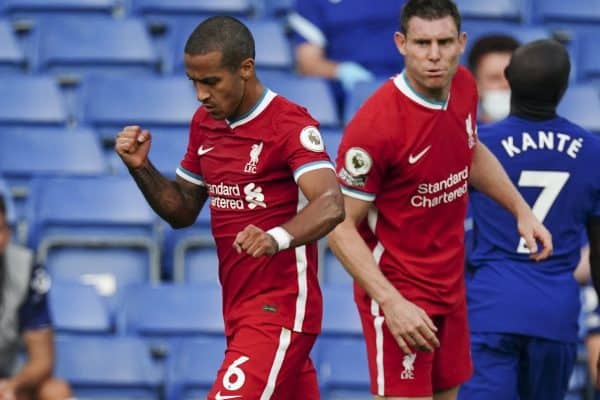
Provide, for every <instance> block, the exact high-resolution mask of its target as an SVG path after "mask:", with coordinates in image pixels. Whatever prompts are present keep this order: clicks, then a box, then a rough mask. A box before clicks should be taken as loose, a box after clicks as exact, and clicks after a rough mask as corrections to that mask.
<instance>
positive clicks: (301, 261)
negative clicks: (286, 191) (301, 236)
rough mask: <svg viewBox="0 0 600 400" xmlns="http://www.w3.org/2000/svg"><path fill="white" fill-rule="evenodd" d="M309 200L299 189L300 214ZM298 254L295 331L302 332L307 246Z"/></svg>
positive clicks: (298, 210)
mask: <svg viewBox="0 0 600 400" xmlns="http://www.w3.org/2000/svg"><path fill="white" fill-rule="evenodd" d="M306 204H308V200H307V199H306V197H305V196H304V193H302V190H300V188H298V207H297V212H300V210H302V209H303V208H304V207H305V206H306ZM294 252H295V254H296V272H297V274H298V297H297V298H296V316H295V318H294V331H295V332H302V325H303V324H304V316H305V315H306V301H307V299H308V277H307V274H306V270H307V268H308V259H307V258H308V257H307V255H306V245H303V246H298V247H296V248H295V249H294Z"/></svg>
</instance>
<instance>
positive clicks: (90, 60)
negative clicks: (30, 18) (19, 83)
mask: <svg viewBox="0 0 600 400" xmlns="http://www.w3.org/2000/svg"><path fill="white" fill-rule="evenodd" d="M34 34H35V35H36V36H37V42H38V48H39V50H38V54H39V55H38V59H37V60H36V65H35V69H36V70H37V71H41V72H44V73H51V74H53V75H56V76H57V77H59V78H60V79H61V80H64V79H65V78H69V79H71V80H74V81H75V82H77V81H79V80H81V79H82V77H83V76H85V75H86V74H110V75H111V76H113V75H114V74H127V75H134V74H135V75H136V77H137V76H140V75H153V74H157V72H158V61H159V58H158V55H157V54H156V53H155V52H154V48H153V47H152V42H151V40H150V36H149V34H148V33H147V32H146V28H145V27H144V24H143V22H142V21H141V20H136V19H113V18H108V17H106V18H62V19H54V18H53V19H47V20H44V21H42V22H40V24H39V26H38V27H36V28H35V29H34Z"/></svg>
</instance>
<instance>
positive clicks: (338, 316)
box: [322, 284, 362, 337]
mask: <svg viewBox="0 0 600 400" xmlns="http://www.w3.org/2000/svg"><path fill="white" fill-rule="evenodd" d="M322 334H323V336H331V337H347V336H356V337H362V329H361V323H360V317H359V315H358V311H357V309H356V304H355V303H354V296H353V288H352V285H327V284H326V285H323V332H322Z"/></svg>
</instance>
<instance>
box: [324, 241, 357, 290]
mask: <svg viewBox="0 0 600 400" xmlns="http://www.w3.org/2000/svg"><path fill="white" fill-rule="evenodd" d="M323 282H324V283H325V284H327V285H344V286H350V285H352V277H351V276H350V274H349V273H348V272H347V271H346V269H345V268H344V266H343V265H342V263H341V262H340V260H338V259H337V257H336V256H335V255H334V254H333V253H332V252H331V250H330V249H329V247H326V248H325V251H324V253H323Z"/></svg>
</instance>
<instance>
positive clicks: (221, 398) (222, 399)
mask: <svg viewBox="0 0 600 400" xmlns="http://www.w3.org/2000/svg"><path fill="white" fill-rule="evenodd" d="M240 397H242V396H240V395H236V396H223V395H222V394H221V391H218V392H217V395H216V396H215V400H227V399H238V398H240Z"/></svg>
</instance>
